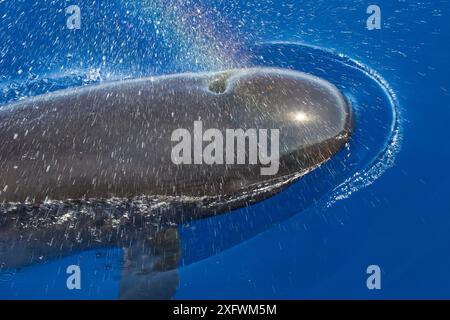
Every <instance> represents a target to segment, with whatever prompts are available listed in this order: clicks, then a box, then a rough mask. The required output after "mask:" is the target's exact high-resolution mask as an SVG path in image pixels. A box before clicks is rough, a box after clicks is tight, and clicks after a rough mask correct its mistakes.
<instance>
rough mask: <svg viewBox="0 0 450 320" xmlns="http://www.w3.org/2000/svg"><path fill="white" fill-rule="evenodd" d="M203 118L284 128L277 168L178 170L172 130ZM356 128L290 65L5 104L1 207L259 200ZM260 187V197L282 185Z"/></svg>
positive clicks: (339, 103)
mask: <svg viewBox="0 0 450 320" xmlns="http://www.w3.org/2000/svg"><path fill="white" fill-rule="evenodd" d="M195 121H202V123H203V127H204V128H216V129H218V130H223V131H225V130H226V129H230V128H233V129H242V130H248V129H251V128H255V129H261V128H264V129H269V130H271V129H278V130H279V168H278V171H277V172H276V174H275V175H267V176H265V175H261V174H260V169H261V168H262V167H263V165H262V164H260V163H258V164H254V163H253V164H247V165H242V164H232V165H230V164H227V163H222V164H210V165H208V164H202V165H198V164H181V165H180V164H179V163H178V164H177V163H174V162H173V161H172V159H171V154H172V151H173V147H174V143H173V142H172V141H171V135H172V133H173V132H174V131H175V130H177V129H180V128H192V127H193V124H194V122H195ZM351 131H352V112H351V107H350V105H349V104H348V103H347V101H346V99H345V98H344V96H343V95H342V94H341V93H340V92H339V90H338V89H337V88H336V87H335V86H334V85H332V84H330V83H329V82H327V81H325V80H323V79H320V78H317V77H315V76H312V75H309V74H305V73H301V72H296V71H290V70H285V69H272V68H249V69H235V70H227V71H221V72H209V73H186V74H176V75H169V76H159V77H151V78H143V79H135V80H127V81H119V82H111V83H105V84H99V85H94V86H87V87H81V88H77V89H67V90H63V91H59V92H54V93H49V94H46V95H41V96H37V97H34V98H30V99H26V100H23V101H19V102H16V103H13V104H10V105H7V106H4V107H2V108H0V141H1V143H0V202H6V203H9V202H27V203H36V202H42V201H44V200H46V199H51V200H66V199H91V198H96V199H105V198H112V197H119V198H132V197H136V196H149V195H150V196H153V195H157V196H174V197H210V198H226V197H233V196H235V195H238V196H241V195H243V194H251V190H254V189H258V188H259V187H261V186H265V187H267V186H270V185H273V186H276V185H277V183H280V181H283V179H284V180H286V179H287V178H288V177H293V176H295V177H300V176H301V175H302V174H304V173H307V172H309V171H310V170H311V169H313V168H315V167H317V166H318V165H320V164H322V163H323V162H325V161H327V160H328V159H329V158H330V157H331V156H332V155H334V154H335V153H337V152H338V151H339V150H340V149H341V148H342V147H343V145H344V144H345V143H346V142H347V141H348V139H349V138H350V135H351ZM290 181H291V180H290ZM260 189H261V188H260ZM262 189H263V190H265V191H262V192H260V193H255V197H256V194H258V196H257V197H256V198H258V199H262V198H264V197H266V196H269V195H272V194H273V193H274V190H277V188H262ZM265 193H267V194H265ZM250 198H251V197H250ZM244 203H245V201H240V202H236V203H235V204H233V205H232V206H235V207H237V206H241V205H243V204H244ZM227 209H230V208H227ZM218 211H220V209H219V210H218Z"/></svg>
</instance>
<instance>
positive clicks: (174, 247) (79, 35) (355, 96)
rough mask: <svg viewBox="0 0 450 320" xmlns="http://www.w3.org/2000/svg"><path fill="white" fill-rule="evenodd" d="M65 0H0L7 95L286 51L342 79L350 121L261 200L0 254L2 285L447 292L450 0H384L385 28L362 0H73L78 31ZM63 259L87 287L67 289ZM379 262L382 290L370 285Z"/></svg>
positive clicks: (380, 295)
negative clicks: (321, 156) (349, 132)
mask: <svg viewBox="0 0 450 320" xmlns="http://www.w3.org/2000/svg"><path fill="white" fill-rule="evenodd" d="M73 4H75V3H72V1H43V0H33V1H30V0H14V1H12V0H0V19H1V23H0V40H1V42H0V109H1V108H2V106H4V105H6V104H8V103H11V102H14V101H17V100H21V99H26V98H27V97H30V96H35V95H39V94H44V93H47V92H52V91H56V90H60V89H66V88H72V87H78V86H87V85H95V84H97V83H104V82H108V81H120V80H123V79H130V78H137V77H150V76H158V75H163V74H173V73H180V72H197V71H210V70H223V69H229V68H238V67H254V66H264V67H280V68H288V69H292V70H298V71H302V72H307V73H311V74H313V75H316V76H319V77H322V78H324V79H326V80H328V81H330V82H332V83H333V84H335V85H336V86H337V87H338V88H339V89H340V90H341V92H342V93H343V94H344V95H345V97H346V98H347V100H348V101H349V103H351V105H352V107H353V111H354V116H355V132H354V134H353V136H352V139H351V140H350V142H349V143H348V144H347V145H346V146H345V148H344V149H343V150H342V151H341V152H340V153H338V154H337V155H336V156H335V157H333V158H332V159H331V160H330V161H329V162H327V163H326V164H324V165H322V166H321V167H320V168H318V169H316V170H314V171H312V172H311V173H309V174H308V175H306V176H305V177H303V178H301V179H300V180H299V181H297V182H295V183H294V184H293V185H291V186H290V187H288V188H287V189H286V190H285V191H283V192H282V193H280V194H278V195H276V196H274V197H272V198H270V199H267V200H265V201H262V202H260V203H257V204H255V205H252V206H248V207H245V208H242V209H239V210H235V211H232V212H229V213H225V214H222V215H219V216H215V217H211V218H207V219H202V220H198V221H189V222H186V223H183V224H177V225H170V226H164V228H157V227H155V228H154V229H152V230H150V231H148V232H149V233H145V232H143V233H142V234H140V235H139V236H136V237H134V238H133V237H130V239H131V238H132V240H133V241H134V242H133V243H132V244H124V243H123V242H120V241H117V244H116V245H111V244H109V245H107V246H102V245H101V244H100V245H99V244H96V245H86V246H84V248H83V249H82V250H75V249H74V250H68V251H64V254H59V255H58V256H57V257H55V256H53V255H48V256H46V255H43V256H42V257H33V259H28V260H30V261H31V260H32V261H33V263H23V264H22V265H20V266H16V267H14V268H5V267H2V266H0V298H1V299H11V298H15V299H28V298H31V299H79V298H82V299H118V298H122V299H126V298H143V299H155V298H156V299H314V298H324V299H343V298H356V299H394V298H412V299H416V298H425V299H428V298H450V277H449V276H448V275H447V274H448V270H449V269H450V233H449V230H450V171H449V170H447V169H446V165H448V163H450V143H449V142H448V138H449V137H450V135H449V133H448V131H449V126H448V122H449V119H450V80H449V77H448V72H449V71H450V61H449V59H448V56H449V49H450V42H449V41H448V40H449V39H450V1H448V0H437V1H431V0H425V1H420V2H416V1H401V0H396V1H387V0H379V1H377V5H378V6H379V7H380V9H381V19H382V24H381V29H379V30H368V29H367V27H366V20H367V18H368V17H369V14H367V12H366V9H367V7H368V5H369V3H367V2H366V1H343V0H342V1H338V0H328V1H324V0H315V1H309V0H304V1H300V0H296V1H294V0H289V1H283V0H281V1H275V0H273V1H268V0H259V1H252V0H251V1H239V0H228V1H219V0H210V1H206V0H192V1H178V0H175V1H171V5H167V2H163V1H159V0H146V1H144V0H133V1H125V0H123V1H122V0H109V1H105V0H101V1H98V0H97V1H87V0H80V1H77V3H76V4H77V5H78V6H79V7H80V16H81V26H80V29H68V27H67V18H68V16H69V15H70V14H66V13H65V9H66V8H67V7H69V6H70V5H73ZM0 143H1V141H0ZM0 170H1V168H0ZM0 183H1V182H0ZM154 205H155V206H162V205H167V203H164V202H163V201H162V200H161V201H160V202H156V203H154ZM149 210H151V209H149ZM0 214H3V215H5V214H8V213H7V212H2V213H0ZM71 217H76V214H75V215H73V216H71ZM149 234H151V238H152V240H151V241H147V240H143V239H146V237H147V236H148V235H149ZM44 238H45V237H43V239H44ZM45 239H46V240H48V239H47V238H45ZM127 239H128V238H127ZM2 241H3V242H2V243H1V246H0V253H2V251H1V250H3V253H4V252H10V251H12V250H15V249H13V248H11V247H8V242H7V241H4V240H2ZM130 241H131V240H130ZM15 243H16V242H15ZM11 245H12V247H13V243H12V241H11ZM17 250H18V249H17ZM17 252H19V251H17ZM26 252H27V253H28V254H29V255H32V254H33V252H37V251H33V250H29V251H26ZM27 258H29V257H27ZM25 260H27V259H24V261H25ZM70 265H78V266H79V267H80V270H81V289H80V290H68V289H67V283H66V281H67V278H68V274H67V272H66V271H67V267H68V266H70ZM371 265H377V266H379V267H380V269H381V284H382V285H381V290H368V288H367V285H366V280H367V278H368V277H369V275H368V274H367V268H368V267H369V266H371Z"/></svg>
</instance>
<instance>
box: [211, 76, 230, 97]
mask: <svg viewBox="0 0 450 320" xmlns="http://www.w3.org/2000/svg"><path fill="white" fill-rule="evenodd" d="M228 77H229V75H228V74H226V73H225V74H221V75H219V76H218V77H216V78H215V79H213V80H212V81H211V82H210V83H209V86H208V89H209V91H211V92H214V93H217V94H222V93H225V91H227V85H228V83H227V80H228Z"/></svg>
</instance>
